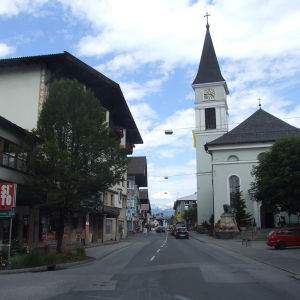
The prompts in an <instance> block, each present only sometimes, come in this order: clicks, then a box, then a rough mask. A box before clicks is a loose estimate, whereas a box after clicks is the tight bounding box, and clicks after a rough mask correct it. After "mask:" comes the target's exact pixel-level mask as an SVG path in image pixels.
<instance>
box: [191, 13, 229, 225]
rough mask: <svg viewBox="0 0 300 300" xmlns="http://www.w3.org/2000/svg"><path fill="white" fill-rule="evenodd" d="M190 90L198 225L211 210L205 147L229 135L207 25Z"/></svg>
mask: <svg viewBox="0 0 300 300" xmlns="http://www.w3.org/2000/svg"><path fill="white" fill-rule="evenodd" d="M206 17H208V15H206ZM192 87H193V89H194V91H195V114H196V130H195V136H196V158H197V206H198V224H199V225H200V224H201V222H203V221H205V220H206V221H208V220H209V219H210V217H211V215H212V213H213V211H214V207H213V205H214V204H213V203H214V201H213V187H212V158H211V156H210V155H208V154H207V153H206V151H205V149H204V145H205V144H206V143H208V142H211V141H213V140H215V139H217V138H218V137H220V136H222V135H223V134H225V133H227V132H228V107H227V95H228V94H229V90H228V87H227V84H226V81H225V80H224V78H223V76H222V74H221V71H220V67H219V63H218V60H217V56H216V53H215V49H214V46H213V42H212V39H211V36H210V32H209V25H208V22H207V25H206V35H205V40H204V45H203V50H202V55H201V60H200V65H199V69H198V73H197V76H196V78H195V80H194V82H193V83H192ZM224 201H225V199H224ZM224 203H225V202H224ZM217 218H218V216H215V219H217Z"/></svg>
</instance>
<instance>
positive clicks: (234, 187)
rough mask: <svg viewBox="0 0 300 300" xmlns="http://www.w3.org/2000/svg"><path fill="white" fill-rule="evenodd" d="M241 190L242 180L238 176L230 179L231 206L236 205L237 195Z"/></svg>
mask: <svg viewBox="0 0 300 300" xmlns="http://www.w3.org/2000/svg"><path fill="white" fill-rule="evenodd" d="M239 190H240V179H239V177H238V176H236V175H232V176H230V177H229V193H230V205H233V204H234V199H235V193H236V192H238V191H239Z"/></svg>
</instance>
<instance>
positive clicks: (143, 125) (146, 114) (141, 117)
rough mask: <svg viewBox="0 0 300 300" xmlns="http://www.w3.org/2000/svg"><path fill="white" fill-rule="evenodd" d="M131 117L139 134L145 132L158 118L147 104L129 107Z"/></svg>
mask: <svg viewBox="0 0 300 300" xmlns="http://www.w3.org/2000/svg"><path fill="white" fill-rule="evenodd" d="M129 108H130V111H131V113H132V116H133V118H134V120H135V122H136V124H137V127H138V128H139V130H141V132H144V131H146V130H147V129H148V128H150V126H152V124H153V121H154V120H156V119H157V118H158V115H157V113H156V111H155V110H153V109H152V108H151V107H150V105H149V104H147V103H139V104H136V105H129Z"/></svg>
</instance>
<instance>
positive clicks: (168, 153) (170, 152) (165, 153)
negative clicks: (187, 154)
mask: <svg viewBox="0 0 300 300" xmlns="http://www.w3.org/2000/svg"><path fill="white" fill-rule="evenodd" d="M182 152H184V149H182V148H174V149H159V150H157V151H156V153H157V154H158V157H159V158H163V157H169V158H173V157H174V156H175V155H177V154H179V153H182Z"/></svg>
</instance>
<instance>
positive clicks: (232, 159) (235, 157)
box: [227, 155, 239, 161]
mask: <svg viewBox="0 0 300 300" xmlns="http://www.w3.org/2000/svg"><path fill="white" fill-rule="evenodd" d="M238 160H239V158H238V157H237V156H236V155H230V156H229V157H228V158H227V161H238Z"/></svg>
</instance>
